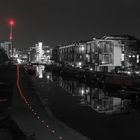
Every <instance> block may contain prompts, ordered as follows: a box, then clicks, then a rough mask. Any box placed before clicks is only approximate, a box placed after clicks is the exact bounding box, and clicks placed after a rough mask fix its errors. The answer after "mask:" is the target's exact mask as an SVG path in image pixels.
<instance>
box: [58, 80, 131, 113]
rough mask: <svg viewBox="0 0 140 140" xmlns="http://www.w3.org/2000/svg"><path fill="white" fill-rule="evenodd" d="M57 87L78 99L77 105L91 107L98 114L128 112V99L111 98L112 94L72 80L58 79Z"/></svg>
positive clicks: (129, 101)
mask: <svg viewBox="0 0 140 140" xmlns="http://www.w3.org/2000/svg"><path fill="white" fill-rule="evenodd" d="M58 83H59V85H60V86H61V87H62V88H64V89H65V90H66V91H67V92H69V93H71V94H72V96H78V97H79V105H85V106H89V107H91V108H92V109H93V110H95V111H97V112H98V113H104V114H118V113H119V114H120V113H126V112H129V105H130V104H131V100H130V99H123V98H120V97H113V92H111V91H105V90H104V89H101V88H98V87H92V86H88V85H86V84H83V83H80V82H79V81H74V80H69V81H67V80H63V78H59V82H58Z"/></svg>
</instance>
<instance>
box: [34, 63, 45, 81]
mask: <svg viewBox="0 0 140 140" xmlns="http://www.w3.org/2000/svg"><path fill="white" fill-rule="evenodd" d="M44 69H45V66H43V65H38V66H36V76H37V77H38V78H41V79H42V78H43V72H44Z"/></svg>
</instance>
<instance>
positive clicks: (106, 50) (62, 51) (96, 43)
mask: <svg viewBox="0 0 140 140" xmlns="http://www.w3.org/2000/svg"><path fill="white" fill-rule="evenodd" d="M139 55H140V48H139V43H138V40H137V39H135V38H131V37H130V36H104V37H102V38H100V39H96V38H93V39H92V40H90V41H81V42H77V43H73V44H70V45H65V46H60V47H59V58H58V59H59V61H60V62H61V63H64V64H70V65H74V66H77V67H82V66H83V65H91V66H92V67H93V70H95V71H104V72H111V71H112V70H114V69H115V68H116V67H131V66H139V65H140V62H139Z"/></svg>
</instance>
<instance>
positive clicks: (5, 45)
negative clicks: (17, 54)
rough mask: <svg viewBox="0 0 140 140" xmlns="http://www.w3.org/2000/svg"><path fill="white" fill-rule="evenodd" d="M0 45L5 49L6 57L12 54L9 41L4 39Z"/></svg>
mask: <svg viewBox="0 0 140 140" xmlns="http://www.w3.org/2000/svg"><path fill="white" fill-rule="evenodd" d="M0 47H1V48H3V49H4V50H5V52H6V54H7V56H8V58H10V57H11V56H12V48H11V42H9V41H5V42H3V43H0Z"/></svg>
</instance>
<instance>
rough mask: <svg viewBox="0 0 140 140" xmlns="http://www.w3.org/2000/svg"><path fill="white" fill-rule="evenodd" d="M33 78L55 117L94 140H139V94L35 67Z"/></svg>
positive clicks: (42, 67)
mask: <svg viewBox="0 0 140 140" xmlns="http://www.w3.org/2000/svg"><path fill="white" fill-rule="evenodd" d="M36 70H37V73H36V75H32V76H31V78H32V79H33V81H34V83H35V85H36V87H37V89H38V92H40V93H41V96H42V98H43V99H44V102H45V101H47V105H49V107H50V109H51V111H52V113H53V114H54V116H55V117H57V118H58V119H59V120H60V121H62V122H63V123H65V124H66V125H67V126H69V127H71V128H73V129H75V130H76V131H78V132H79V133H81V134H83V135H85V136H87V137H88V138H90V139H91V140H103V139H108V140H121V139H123V140H124V139H127V140H136V139H139V138H140V133H139V130H140V96H139V95H140V93H139V92H138V91H129V90H127V89H125V90H124V89H122V90H121V89H120V88H119V89H115V90H114V89H113V88H111V86H110V87H107V88H106V85H104V86H98V84H96V83H94V82H92V83H88V82H87V81H86V82H85V81H79V80H76V79H74V78H72V77H61V76H59V75H54V74H53V73H51V72H45V71H44V66H37V67H36Z"/></svg>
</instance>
